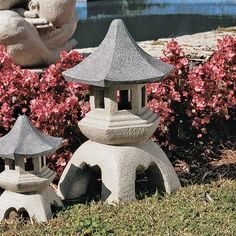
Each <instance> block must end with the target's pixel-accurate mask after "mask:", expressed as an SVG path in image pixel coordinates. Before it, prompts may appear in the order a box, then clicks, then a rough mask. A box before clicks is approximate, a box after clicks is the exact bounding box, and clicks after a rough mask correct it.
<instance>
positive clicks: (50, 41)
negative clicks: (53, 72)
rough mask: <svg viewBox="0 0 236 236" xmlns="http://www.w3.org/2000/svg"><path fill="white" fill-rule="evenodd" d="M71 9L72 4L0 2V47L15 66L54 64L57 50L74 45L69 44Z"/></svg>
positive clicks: (64, 0)
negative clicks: (9, 56)
mask: <svg viewBox="0 0 236 236" xmlns="http://www.w3.org/2000/svg"><path fill="white" fill-rule="evenodd" d="M28 2H29V4H28ZM75 6H76V0H50V1H48V0H30V1H28V0H0V22H1V24H0V44H3V45H5V46H6V47H7V51H8V53H9V54H10V55H11V56H12V57H13V59H14V61H15V62H16V63H17V64H18V65H21V66H27V67H37V66H46V65H49V64H51V63H54V62H55V61H56V60H58V58H59V53H60V51H61V50H66V51H69V50H71V49H72V48H73V47H74V46H75V45H76V43H77V42H76V41H75V40H73V39H72V40H70V38H71V37H72V35H73V33H74V31H75V29H76V26H77V16H76V9H75ZM14 7H18V8H17V9H16V8H14Z"/></svg>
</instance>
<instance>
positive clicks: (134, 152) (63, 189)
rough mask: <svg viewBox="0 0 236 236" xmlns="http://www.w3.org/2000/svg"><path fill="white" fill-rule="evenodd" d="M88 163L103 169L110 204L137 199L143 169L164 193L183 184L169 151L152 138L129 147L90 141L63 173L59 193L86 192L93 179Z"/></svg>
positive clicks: (71, 195) (65, 195) (64, 195)
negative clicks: (137, 179)
mask: <svg viewBox="0 0 236 236" xmlns="http://www.w3.org/2000/svg"><path fill="white" fill-rule="evenodd" d="M87 165H88V166H90V167H92V168H93V167H95V166H96V167H99V168H100V169H101V176H102V190H101V199H102V200H103V201H107V202H108V203H112V202H118V201H123V202H129V201H132V200H135V179H136V172H137V171H139V170H147V175H148V177H149V178H150V179H149V180H150V183H151V184H152V185H153V186H154V187H155V188H156V189H157V190H159V191H160V192H168V193H169V192H172V191H174V190H176V189H177V188H178V187H179V186H180V182H179V179H178V177H177V175H176V173H175V171H174V168H173V167H172V165H171V163H170V161H169V160H168V158H167V157H166V155H165V153H164V152H163V151H162V149H161V148H160V147H159V146H158V145H157V144H155V143H154V142H152V141H150V140H148V141H146V142H142V143H139V144H135V145H128V146H111V145H105V144H100V143H96V142H93V141H87V142H86V143H84V144H83V145H82V146H81V147H80V148H79V149H78V150H77V152H76V153H75V154H74V156H73V157H72V159H71V161H70V162H69V164H68V165H67V167H66V169H65V171H64V172H63V175H62V177H61V180H60V184H59V189H58V195H60V196H61V197H62V198H65V199H73V198H78V197H80V196H82V195H84V194H86V191H87V187H88V184H89V181H90V178H91V176H90V174H89V172H88V168H86V166H87ZM65 177H66V178H65Z"/></svg>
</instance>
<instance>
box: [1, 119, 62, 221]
mask: <svg viewBox="0 0 236 236" xmlns="http://www.w3.org/2000/svg"><path fill="white" fill-rule="evenodd" d="M61 143H62V139H61V138H54V137H51V136H48V135H45V134H43V133H41V132H39V131H38V130H37V129H36V128H35V127H34V126H33V125H32V124H31V123H30V121H29V119H28V118H27V117H26V116H20V117H19V118H18V119H17V121H16V123H15V125H14V126H13V128H12V130H11V131H10V132H9V133H8V134H7V135H5V136H4V137H2V138H0V157H1V158H3V159H5V171H3V172H2V173H0V187H2V188H3V189H5V191H4V192H3V194H2V195H1V197H0V220H3V219H7V218H8V217H9V214H10V212H12V211H18V212H19V213H23V212H25V211H26V212H27V213H28V214H29V216H30V217H35V219H36V220H37V221H39V222H41V221H47V220H49V219H50V218H52V207H60V206H63V205H62V202H61V200H60V199H59V197H58V196H57V195H56V193H55V192H54V191H53V190H52V189H51V188H50V187H49V184H50V183H51V182H52V180H53V179H54V177H55V173H54V171H52V170H50V169H49V168H47V166H46V155H50V154H52V153H53V152H54V151H56V150H57V149H58V148H59V147H60V146H61Z"/></svg>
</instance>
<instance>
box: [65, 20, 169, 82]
mask: <svg viewBox="0 0 236 236" xmlns="http://www.w3.org/2000/svg"><path fill="white" fill-rule="evenodd" d="M171 70H172V66H171V65H169V64H166V63H164V62H162V61H160V60H158V59H156V58H154V57H152V56H150V55H149V54H147V53H146V52H145V51H144V50H143V49H141V48H140V47H139V46H138V44H137V43H136V42H135V41H134V39H133V38H132V36H131V35H130V33H129V31H128V29H127V28H126V26H125V24H124V22H123V21H122V20H120V19H116V20H113V21H112V23H111V25H110V28H109V30H108V32H107V34H106V36H105V38H104V40H103V41H102V43H101V44H100V45H99V47H98V48H97V49H96V50H95V51H94V53H92V54H90V55H89V56H88V57H87V58H86V59H84V60H83V61H82V62H81V63H80V64H78V65H77V66H75V67H73V68H71V69H69V70H67V71H65V72H64V73H63V75H64V76H65V78H66V79H67V80H68V81H74V82H78V83H85V84H90V85H95V86H100V87H111V86H112V85H114V84H140V83H150V82H159V81H161V80H162V79H163V77H165V76H166V75H168V74H169V73H170V72H171Z"/></svg>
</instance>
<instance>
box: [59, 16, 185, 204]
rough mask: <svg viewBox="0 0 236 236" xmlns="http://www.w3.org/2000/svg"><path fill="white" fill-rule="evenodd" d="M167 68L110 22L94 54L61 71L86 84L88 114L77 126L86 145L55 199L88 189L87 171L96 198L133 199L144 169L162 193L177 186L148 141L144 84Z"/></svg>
mask: <svg viewBox="0 0 236 236" xmlns="http://www.w3.org/2000/svg"><path fill="white" fill-rule="evenodd" d="M171 70H172V66H170V65H168V64H165V63H163V62H161V61H160V60H157V59H156V58H153V57H152V56H150V55H148V54H147V53H146V52H144V51H143V50H142V49H141V48H140V47H139V46H138V45H137V44H136V42H135V41H134V39H133V38H132V36H131V35H130V34H129V32H128V30H127V28H126V26H125V25H124V23H123V21H122V20H114V21H113V22H112V23H111V26H110V28H109V30H108V33H107V35H106V37H105V39H104V40H103V42H102V43H101V45H100V46H99V47H98V48H97V49H96V51H95V52H94V53H92V54H91V55H90V56H88V57H87V58H86V59H85V60H84V61H82V62H81V63H80V64H79V65H77V66H75V67H74V68H72V69H69V70H67V71H66V72H64V76H65V78H66V79H67V80H68V81H73V82H77V83H85V84H89V85H91V95H90V104H91V111H90V112H89V113H88V114H87V115H86V117H85V118H84V119H82V120H81V121H80V122H79V128H80V129H81V131H82V132H83V134H84V135H85V136H87V137H88V138H89V141H87V142H85V143H84V144H83V145H82V146H80V147H79V149H78V150H77V151H76V152H75V154H74V155H73V157H72V159H71V160H70V162H69V163H68V165H67V167H66V169H65V170H64V172H63V174H62V177H61V179H60V182H59V188H58V195H60V196H61V197H62V198H64V199H73V198H78V197H80V196H82V195H84V194H86V191H87V189H88V184H89V181H90V178H91V176H90V174H89V172H88V168H87V167H90V168H94V169H98V168H100V170H101V180H102V190H101V199H102V200H105V201H107V202H109V203H112V202H117V201H119V200H121V201H124V202H128V201H131V200H134V199H135V179H136V173H137V172H138V171H141V170H147V175H148V176H149V179H150V184H151V185H153V186H154V187H155V188H156V189H158V190H160V191H162V192H171V191H173V190H175V189H177V188H178V187H179V186H180V182H179V179H178V177H177V175H176V173H175V171H174V168H173V167H172V165H171V163H170V161H169V160H168V158H167V157H166V155H165V154H164V152H163V151H162V149H161V148H160V147H159V146H158V145H157V144H156V143H154V142H152V141H151V140H150V139H149V137H150V136H151V135H152V134H153V133H154V131H155V130H156V128H157V126H158V122H159V118H158V116H157V115H156V114H154V113H153V112H152V111H151V110H150V109H148V108H147V98H146V87H145V83H149V82H159V81H161V80H162V79H163V78H164V77H165V76H166V75H168V74H169V73H170V72H171Z"/></svg>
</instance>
